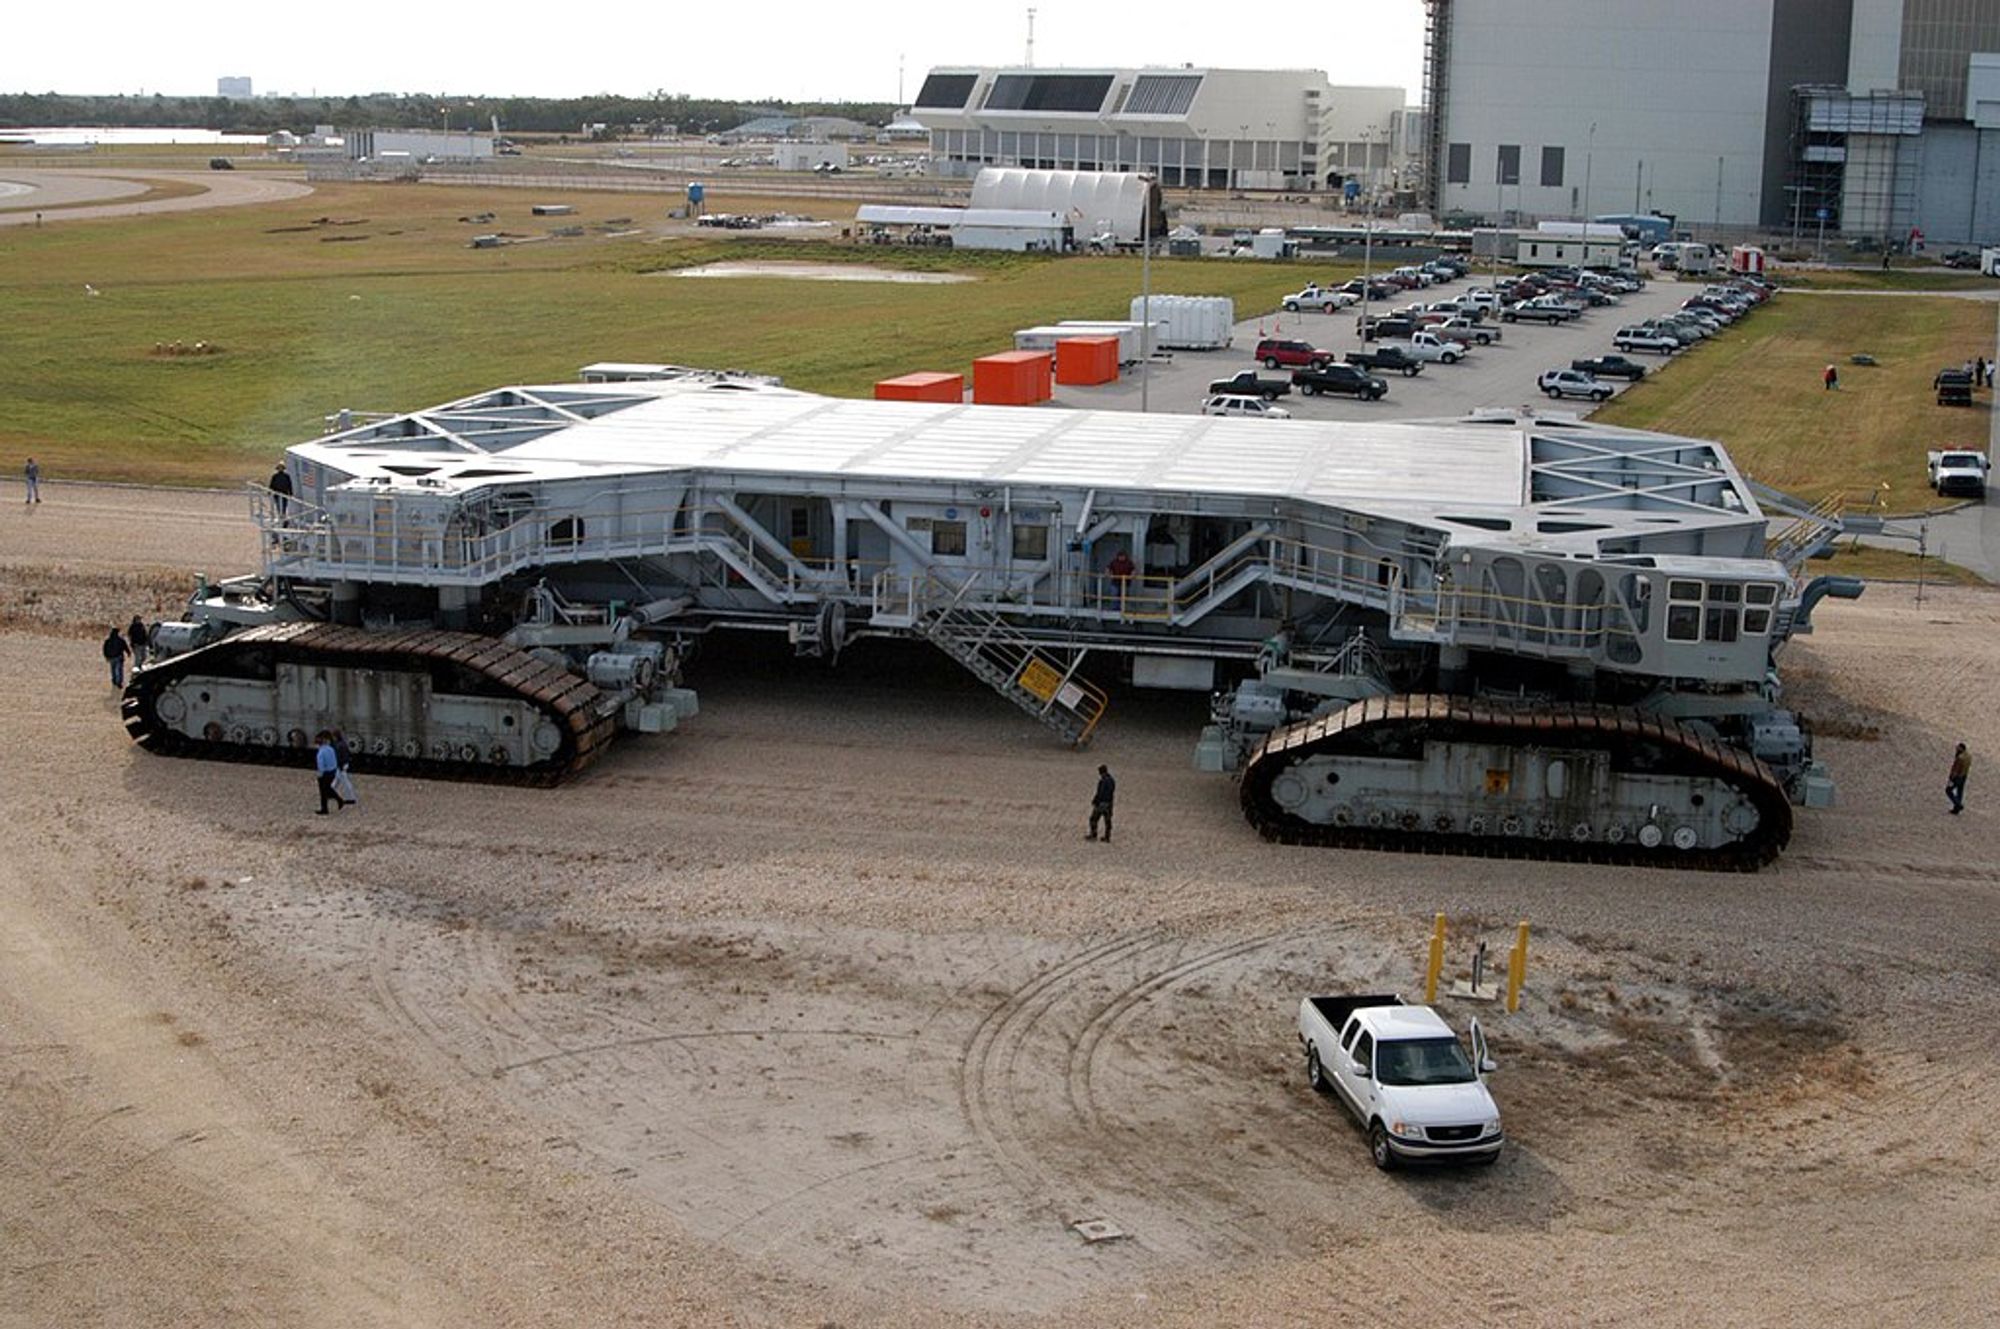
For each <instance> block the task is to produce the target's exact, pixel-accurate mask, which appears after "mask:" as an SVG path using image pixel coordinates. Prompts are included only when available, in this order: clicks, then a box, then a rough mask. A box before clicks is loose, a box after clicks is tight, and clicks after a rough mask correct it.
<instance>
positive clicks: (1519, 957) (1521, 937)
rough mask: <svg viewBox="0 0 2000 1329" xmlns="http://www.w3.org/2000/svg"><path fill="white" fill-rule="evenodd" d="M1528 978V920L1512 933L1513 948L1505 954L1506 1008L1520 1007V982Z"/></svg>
mask: <svg viewBox="0 0 2000 1329" xmlns="http://www.w3.org/2000/svg"><path fill="white" fill-rule="evenodd" d="M1527 980H1528V920H1526V919H1525V918H1524V919H1522V920H1521V926H1520V928H1519V930H1517V931H1516V932H1515V934H1514V949H1513V950H1512V951H1511V952H1509V953H1508V955H1507V1010H1508V1013H1509V1014H1512V1013H1513V1012H1515V1011H1518V1010H1520V1009H1521V984H1523V983H1525V982H1526V981H1527Z"/></svg>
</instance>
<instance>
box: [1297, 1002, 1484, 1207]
mask: <svg viewBox="0 0 2000 1329" xmlns="http://www.w3.org/2000/svg"><path fill="white" fill-rule="evenodd" d="M1471 1036H1472V1055H1471V1056H1470V1057H1468V1056H1467V1055H1466V1053H1465V1049H1464V1048H1463V1047H1462V1046H1460V1044H1459V1041H1458V1036H1457V1035H1456V1034H1454V1033H1452V1031H1451V1026H1450V1025H1447V1024H1446V1023H1445V1022H1444V1020H1443V1019H1442V1018H1440V1017H1439V1015H1438V1013H1437V1012H1436V1011H1434V1010H1432V1009H1431V1008H1430V1007H1428V1006H1406V1005H1404V1004H1403V999H1402V998H1401V997H1398V996H1395V995H1393V994H1387V993H1384V994H1375V995H1368V996H1351V997H1350V996H1325V997H1307V998H1306V999H1305V1000H1303V1001H1301V1002H1300V1003H1299V1042H1300V1043H1301V1044H1303V1045H1304V1047H1305V1054H1306V1079H1307V1081H1308V1082H1309V1083H1311V1085H1312V1087H1313V1088H1314V1089H1316V1090H1319V1091H1321V1092H1326V1091H1328V1090H1331V1091H1332V1092H1333V1094H1334V1096H1335V1097H1337V1098H1339V1099H1340V1101H1341V1102H1342V1103H1343V1104H1344V1105H1345V1106H1346V1108H1347V1110H1348V1111H1349V1112H1352V1113H1353V1114H1354V1117H1355V1120H1357V1121H1359V1122H1360V1123H1361V1128H1362V1130H1364V1131H1365V1132H1367V1135H1368V1153H1369V1155H1370V1157H1372V1158H1373V1159H1374V1160H1375V1166H1376V1167H1379V1168H1384V1169H1388V1168H1393V1167H1395V1166H1396V1165H1397V1164H1398V1163H1400V1162H1404V1161H1418V1160H1427V1161H1436V1162H1468V1163H1491V1162H1493V1161H1494V1160H1495V1159H1497V1158H1499V1157H1500V1147H1501V1145H1502V1144H1503V1143H1505V1138H1506V1137H1505V1136H1504V1135H1503V1134H1502V1133H1501V1130H1500V1109H1499V1108H1498V1107H1497V1106H1495V1104H1494V1102H1493V1096H1492V1095H1491V1094H1490V1093H1488V1092H1487V1091H1486V1083H1485V1078H1484V1077H1485V1076H1486V1075H1487V1073H1488V1072H1490V1071H1492V1070H1493V1069H1494V1065H1493V1062H1492V1059H1491V1058H1489V1057H1488V1056H1487V1049H1486V1035H1485V1034H1484V1033H1483V1032H1482V1031H1481V1030H1480V1028H1479V1022H1478V1021H1476V1020H1475V1021H1473V1024H1472V1035H1471Z"/></svg>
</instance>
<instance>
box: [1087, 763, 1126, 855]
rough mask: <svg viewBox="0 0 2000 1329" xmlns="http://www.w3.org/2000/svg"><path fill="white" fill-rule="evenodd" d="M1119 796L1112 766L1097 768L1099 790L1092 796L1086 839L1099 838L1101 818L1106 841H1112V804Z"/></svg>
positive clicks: (1107, 842) (1108, 842)
mask: <svg viewBox="0 0 2000 1329" xmlns="http://www.w3.org/2000/svg"><path fill="white" fill-rule="evenodd" d="M1117 797H1118V782H1117V781H1116V780H1114V779H1112V778H1111V768H1110V767H1109V766H1099V767H1098V768H1097V792H1096V793H1094V794H1092V795H1091V796H1090V834H1089V835H1086V836H1084V837H1083V838H1084V839H1086V840H1095V839H1097V838H1098V835H1097V823H1098V822H1099V821H1100V820H1101V821H1103V823H1104V836H1103V839H1104V843H1106V844H1110V843H1111V804H1112V801H1113V800H1114V799H1116V798H1117Z"/></svg>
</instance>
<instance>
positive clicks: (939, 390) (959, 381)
mask: <svg viewBox="0 0 2000 1329" xmlns="http://www.w3.org/2000/svg"><path fill="white" fill-rule="evenodd" d="M875 400H876V401H938V402H950V403H952V404H953V405H956V404H957V403H959V402H962V401H964V400H965V375H963V374H936V373H922V374H904V375H903V376H902V377H901V378H885V379H883V380H882V381H881V382H880V383H877V384H876V385H875Z"/></svg>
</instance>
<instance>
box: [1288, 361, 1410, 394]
mask: <svg viewBox="0 0 2000 1329" xmlns="http://www.w3.org/2000/svg"><path fill="white" fill-rule="evenodd" d="M1292 384H1293V386H1294V387H1296V388H1298V390H1299V391H1300V392H1301V393H1302V394H1304V395H1305V396H1308V397H1317V396H1319V394H1320V393H1322V392H1344V393H1346V394H1347V395H1348V396H1350V397H1357V398H1365V399H1366V400H1368V401H1380V400H1381V399H1382V398H1383V397H1384V396H1385V395H1387V393H1388V391H1389V385H1388V384H1387V383H1385V382H1383V381H1382V380H1381V379H1379V378H1376V377H1375V376H1374V375H1373V374H1368V373H1364V372H1363V371H1362V370H1361V369H1359V368H1358V367H1356V366H1354V365H1321V366H1319V367H1318V368H1316V369H1294V370H1293V371H1292Z"/></svg>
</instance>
